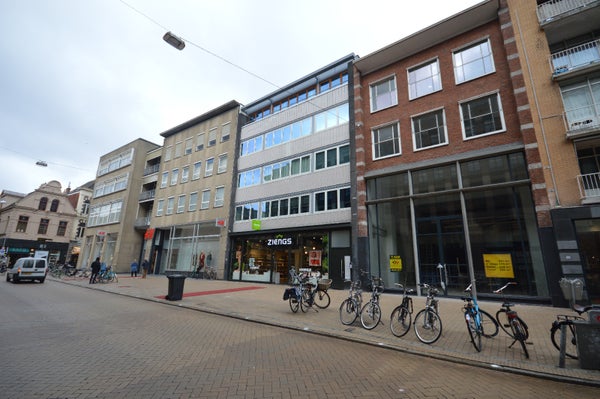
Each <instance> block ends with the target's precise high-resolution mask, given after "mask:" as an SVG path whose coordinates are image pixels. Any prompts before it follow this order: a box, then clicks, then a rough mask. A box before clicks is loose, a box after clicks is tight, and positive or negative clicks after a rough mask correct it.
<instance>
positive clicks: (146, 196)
mask: <svg viewBox="0 0 600 399" xmlns="http://www.w3.org/2000/svg"><path fill="white" fill-rule="evenodd" d="M154 197H156V190H147V191H142V192H141V193H140V196H139V202H144V201H151V200H153V199H154Z"/></svg>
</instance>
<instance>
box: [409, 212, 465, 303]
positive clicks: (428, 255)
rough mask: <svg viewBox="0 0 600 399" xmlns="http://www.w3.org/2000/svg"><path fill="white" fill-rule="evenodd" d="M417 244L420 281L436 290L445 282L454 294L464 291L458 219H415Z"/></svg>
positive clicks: (462, 244) (461, 233) (463, 239)
mask: <svg viewBox="0 0 600 399" xmlns="http://www.w3.org/2000/svg"><path fill="white" fill-rule="evenodd" d="M417 243H418V244H417V245H418V250H419V275H420V281H421V282H422V283H427V284H433V285H435V286H437V287H442V284H441V283H442V282H444V284H445V285H446V289H447V291H452V292H453V293H456V292H461V291H462V290H464V288H465V287H466V286H467V285H468V282H469V280H470V279H469V270H468V266H467V261H466V259H467V257H466V250H465V234H464V229H463V224H462V218H461V216H460V215H448V216H433V217H429V218H420V219H417ZM439 265H442V266H444V268H440V267H439Z"/></svg>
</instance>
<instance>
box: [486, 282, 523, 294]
mask: <svg viewBox="0 0 600 399" xmlns="http://www.w3.org/2000/svg"><path fill="white" fill-rule="evenodd" d="M509 285H517V283H516V282H514V281H510V282H508V283H506V284H505V285H504V287H502V288H498V289H497V290H495V291H492V292H493V293H494V294H502V291H504V290H505V289H506V287H508V286H509Z"/></svg>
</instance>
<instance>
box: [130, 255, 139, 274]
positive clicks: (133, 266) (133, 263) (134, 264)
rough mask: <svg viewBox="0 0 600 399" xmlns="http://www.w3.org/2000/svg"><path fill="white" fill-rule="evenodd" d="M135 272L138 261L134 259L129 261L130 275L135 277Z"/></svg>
mask: <svg viewBox="0 0 600 399" xmlns="http://www.w3.org/2000/svg"><path fill="white" fill-rule="evenodd" d="M137 272H138V263H137V261H136V260H135V259H134V260H133V262H132V263H131V277H137Z"/></svg>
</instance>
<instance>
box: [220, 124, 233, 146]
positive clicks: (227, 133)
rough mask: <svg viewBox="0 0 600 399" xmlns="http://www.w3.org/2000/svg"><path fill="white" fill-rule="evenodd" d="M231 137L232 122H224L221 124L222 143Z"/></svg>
mask: <svg viewBox="0 0 600 399" xmlns="http://www.w3.org/2000/svg"><path fill="white" fill-rule="evenodd" d="M229 137H231V122H227V123H224V124H223V125H222V126H221V143H224V142H225V141H228V140H229Z"/></svg>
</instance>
